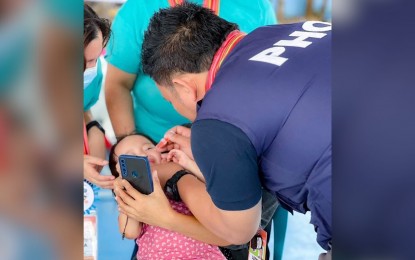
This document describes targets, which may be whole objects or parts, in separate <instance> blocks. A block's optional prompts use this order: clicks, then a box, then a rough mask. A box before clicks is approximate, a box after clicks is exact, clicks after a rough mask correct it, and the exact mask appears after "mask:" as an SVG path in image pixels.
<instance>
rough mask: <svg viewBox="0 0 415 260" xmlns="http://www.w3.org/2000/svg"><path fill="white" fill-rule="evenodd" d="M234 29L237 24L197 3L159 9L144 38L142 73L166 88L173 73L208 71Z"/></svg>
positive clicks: (236, 27) (169, 84)
mask: <svg viewBox="0 0 415 260" xmlns="http://www.w3.org/2000/svg"><path fill="white" fill-rule="evenodd" d="M236 29H238V26H237V25H236V24H234V23H230V22H228V21H226V20H224V19H222V18H220V17H219V16H217V15H215V14H214V13H213V12H212V11H211V10H210V9H207V8H204V7H201V6H199V5H196V4H192V3H184V4H181V5H177V6H175V7H172V8H165V9H160V10H159V11H158V12H157V13H155V14H154V15H153V17H152V18H151V20H150V24H149V27H148V29H147V31H146V32H145V35H144V42H143V48H142V53H141V58H142V65H143V71H144V73H146V74H148V75H150V77H152V78H153V79H154V80H155V81H156V82H157V83H159V84H163V85H167V86H171V85H172V82H171V77H172V75H173V74H174V73H200V72H203V71H207V70H209V68H210V65H211V63H212V60H213V56H214V55H215V53H216V51H217V50H218V49H219V47H220V46H221V45H222V43H223V42H224V41H225V39H226V36H227V35H228V34H229V33H230V32H232V31H233V30H236Z"/></svg>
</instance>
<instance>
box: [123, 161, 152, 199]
mask: <svg viewBox="0 0 415 260" xmlns="http://www.w3.org/2000/svg"><path fill="white" fill-rule="evenodd" d="M118 160H119V164H120V169H121V176H122V178H123V179H125V180H127V181H128V182H129V183H130V184H131V186H133V187H134V188H135V189H136V190H138V191H139V192H141V193H143V194H146V195H148V194H150V193H152V192H153V179H152V177H151V170H150V163H149V162H148V158H147V157H144V156H134V155H126V154H122V155H120V156H119V159H118Z"/></svg>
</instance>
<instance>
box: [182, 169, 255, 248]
mask: <svg viewBox="0 0 415 260" xmlns="http://www.w3.org/2000/svg"><path fill="white" fill-rule="evenodd" d="M178 188H179V193H180V197H181V198H182V200H183V201H184V203H185V204H186V205H187V206H188V208H189V209H190V211H191V212H192V213H193V215H194V216H195V217H196V218H197V220H199V221H200V223H202V225H204V226H205V227H206V228H207V229H208V230H209V231H211V232H212V233H214V234H215V235H217V236H218V237H220V238H222V239H226V240H227V241H229V242H230V243H232V244H234V245H241V244H245V243H247V242H248V241H249V240H251V238H252V237H253V236H254V235H255V233H256V232H257V230H258V228H259V225H260V221H261V200H259V202H258V203H257V204H256V205H255V206H253V207H252V208H250V209H246V210H237V211H228V210H221V209H219V208H218V207H216V206H215V204H214V203H213V201H212V199H211V197H210V196H209V194H208V193H207V191H206V186H205V184H204V183H202V182H200V181H199V180H197V179H196V178H194V177H193V176H191V175H185V176H183V177H182V178H181V179H180V180H179V182H178Z"/></svg>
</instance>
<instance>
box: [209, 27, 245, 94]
mask: <svg viewBox="0 0 415 260" xmlns="http://www.w3.org/2000/svg"><path fill="white" fill-rule="evenodd" d="M245 35H246V33H243V32H241V31H239V30H234V31H232V32H231V33H230V34H229V35H228V36H227V37H226V40H225V42H224V43H222V46H220V48H219V50H218V51H217V52H216V53H215V56H214V57H213V61H212V65H210V69H209V72H208V76H207V81H206V86H205V89H206V92H207V91H208V90H209V89H210V87H211V86H212V83H213V81H214V80H215V77H216V73H217V72H218V70H219V68H220V66H221V65H222V62H223V60H224V59H225V58H226V56H228V54H229V53H230V52H231V51H232V49H233V48H234V47H235V46H236V45H237V44H238V43H239V42H240V41H241V40H242V39H243V38H244V37H245Z"/></svg>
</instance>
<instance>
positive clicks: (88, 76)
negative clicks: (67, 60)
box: [84, 64, 98, 89]
mask: <svg viewBox="0 0 415 260" xmlns="http://www.w3.org/2000/svg"><path fill="white" fill-rule="evenodd" d="M97 74H98V69H97V64H95V66H94V67H92V68H88V69H86V70H85V71H84V89H86V88H87V87H88V86H89V84H91V82H92V81H93V80H94V79H95V78H96V76H97Z"/></svg>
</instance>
